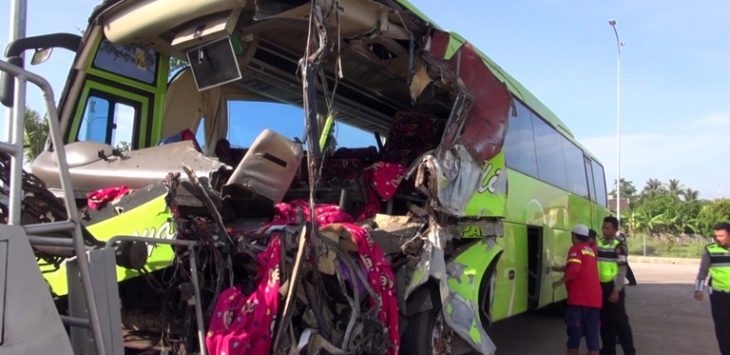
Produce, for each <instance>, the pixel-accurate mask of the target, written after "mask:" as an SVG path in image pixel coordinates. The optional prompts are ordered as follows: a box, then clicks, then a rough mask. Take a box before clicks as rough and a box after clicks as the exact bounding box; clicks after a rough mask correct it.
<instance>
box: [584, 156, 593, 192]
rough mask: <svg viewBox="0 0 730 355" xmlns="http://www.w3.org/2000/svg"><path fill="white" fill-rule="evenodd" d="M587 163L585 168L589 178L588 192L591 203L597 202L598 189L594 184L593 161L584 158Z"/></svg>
mask: <svg viewBox="0 0 730 355" xmlns="http://www.w3.org/2000/svg"><path fill="white" fill-rule="evenodd" d="M584 161H585V167H586V174H587V176H588V179H587V180H588V192H589V195H590V197H591V201H593V202H595V201H596V188H595V185H594V184H593V166H592V165H591V160H590V159H588V158H584Z"/></svg>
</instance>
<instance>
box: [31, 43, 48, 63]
mask: <svg viewBox="0 0 730 355" xmlns="http://www.w3.org/2000/svg"><path fill="white" fill-rule="evenodd" d="M52 52H53V48H51V47H49V48H37V49H36V50H35V53H33V58H31V60H30V64H33V65H38V64H41V63H43V62H45V61H46V60H48V58H50V57H51V53H52Z"/></svg>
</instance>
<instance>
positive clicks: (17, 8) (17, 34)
mask: <svg viewBox="0 0 730 355" xmlns="http://www.w3.org/2000/svg"><path fill="white" fill-rule="evenodd" d="M27 14H28V2H27V1H26V0H10V12H9V17H10V18H9V20H10V21H9V22H10V28H9V30H8V43H12V42H13V41H15V40H17V39H19V38H25V24H26V21H27ZM21 58H22V54H21ZM23 60H25V59H23ZM20 85H25V84H24V83H23V84H20V83H18V81H17V80H16V82H15V90H20V92H25V89H24V88H21V87H20ZM11 95H12V94H11ZM19 113H20V108H19V107H18V105H13V107H12V108H11V109H7V110H5V122H6V127H7V130H6V131H5V134H6V137H9V135H10V134H11V133H12V132H13V129H14V128H13V127H12V122H13V117H14V116H15V115H18V114H19ZM21 119H22V117H21Z"/></svg>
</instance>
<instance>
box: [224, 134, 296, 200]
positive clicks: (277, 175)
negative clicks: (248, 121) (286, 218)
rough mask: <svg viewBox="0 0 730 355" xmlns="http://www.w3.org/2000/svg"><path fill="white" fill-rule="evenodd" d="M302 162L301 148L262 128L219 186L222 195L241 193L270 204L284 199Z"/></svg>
mask: <svg viewBox="0 0 730 355" xmlns="http://www.w3.org/2000/svg"><path fill="white" fill-rule="evenodd" d="M301 160H302V146H301V144H299V143H296V142H294V141H292V140H289V139H287V138H286V137H284V136H282V135H280V134H278V133H276V132H274V131H271V130H269V129H264V131H263V132H261V134H259V136H258V137H257V138H256V140H255V141H254V142H253V144H252V145H251V147H250V148H249V149H248V151H247V152H246V155H244V156H243V159H241V162H240V163H238V166H237V167H236V169H235V170H234V171H233V174H232V175H231V177H230V178H229V179H228V181H227V182H226V185H225V186H224V187H223V190H224V191H223V192H224V194H227V195H231V194H232V193H235V192H236V191H235V190H244V191H247V192H252V193H254V194H256V195H259V196H263V197H265V198H267V199H269V200H271V201H272V202H274V203H279V202H281V201H282V200H283V199H284V195H285V194H286V192H287V190H288V189H289V186H290V185H291V183H292V180H294V176H295V175H296V173H297V171H298V170H299V165H300V164H301Z"/></svg>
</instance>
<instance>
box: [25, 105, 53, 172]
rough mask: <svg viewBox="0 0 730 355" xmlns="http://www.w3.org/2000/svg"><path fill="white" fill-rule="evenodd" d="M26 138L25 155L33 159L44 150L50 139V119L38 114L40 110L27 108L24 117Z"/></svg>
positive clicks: (29, 159)
mask: <svg viewBox="0 0 730 355" xmlns="http://www.w3.org/2000/svg"><path fill="white" fill-rule="evenodd" d="M24 126H25V132H24V137H23V138H24V140H25V143H24V144H25V156H26V158H27V159H28V161H33V160H34V159H35V158H36V157H37V156H38V154H41V152H43V148H44V147H45V145H46V140H47V139H48V121H47V120H45V119H44V118H41V116H40V115H39V114H38V112H36V111H34V110H31V109H29V108H26V110H25V117H24Z"/></svg>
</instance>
